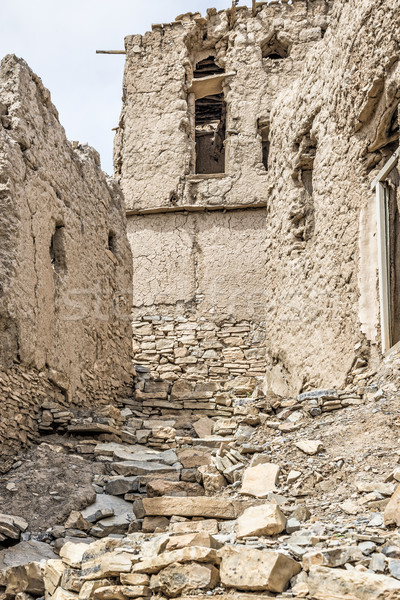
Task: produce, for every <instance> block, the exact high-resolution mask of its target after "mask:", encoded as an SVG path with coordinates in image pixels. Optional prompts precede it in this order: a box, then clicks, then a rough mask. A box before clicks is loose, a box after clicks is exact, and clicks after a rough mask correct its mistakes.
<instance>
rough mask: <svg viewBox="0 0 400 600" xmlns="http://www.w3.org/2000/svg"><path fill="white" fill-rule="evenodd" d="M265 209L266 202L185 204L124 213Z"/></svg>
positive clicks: (153, 213) (154, 213) (130, 210)
mask: <svg viewBox="0 0 400 600" xmlns="http://www.w3.org/2000/svg"><path fill="white" fill-rule="evenodd" d="M260 208H267V203H266V202H255V203H253V204H217V205H211V204H210V205H207V206H196V205H195V204H186V205H182V206H158V207H155V208H142V209H129V210H127V211H126V216H127V217H133V216H144V215H160V214H165V213H208V212H217V211H220V212H221V211H222V212H230V211H234V210H249V209H251V210H255V209H260Z"/></svg>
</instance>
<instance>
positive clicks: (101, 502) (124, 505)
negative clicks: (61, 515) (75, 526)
mask: <svg viewBox="0 0 400 600" xmlns="http://www.w3.org/2000/svg"><path fill="white" fill-rule="evenodd" d="M104 509H107V510H113V511H114V515H124V514H128V513H129V514H132V504H130V503H129V502H126V501H125V500H123V499H122V498H118V497H116V496H110V495H108V494H97V495H96V502H95V503H94V504H91V505H90V506H88V507H87V508H85V509H84V510H82V511H81V512H82V516H83V517H84V518H85V519H88V518H89V519H90V518H91V517H92V516H93V515H95V514H96V513H97V511H101V510H104Z"/></svg>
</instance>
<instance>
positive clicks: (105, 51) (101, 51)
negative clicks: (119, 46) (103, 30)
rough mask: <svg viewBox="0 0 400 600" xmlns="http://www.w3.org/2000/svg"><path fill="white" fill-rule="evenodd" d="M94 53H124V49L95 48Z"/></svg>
mask: <svg viewBox="0 0 400 600" xmlns="http://www.w3.org/2000/svg"><path fill="white" fill-rule="evenodd" d="M96 54H126V51H125V50H96Z"/></svg>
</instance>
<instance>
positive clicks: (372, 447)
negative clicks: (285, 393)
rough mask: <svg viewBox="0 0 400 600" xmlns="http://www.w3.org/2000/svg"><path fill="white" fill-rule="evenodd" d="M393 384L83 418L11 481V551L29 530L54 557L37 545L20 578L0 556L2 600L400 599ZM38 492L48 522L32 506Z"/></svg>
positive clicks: (4, 505) (27, 538) (397, 412)
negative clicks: (191, 409) (212, 410)
mask: <svg viewBox="0 0 400 600" xmlns="http://www.w3.org/2000/svg"><path fill="white" fill-rule="evenodd" d="M390 386H392V387H391V388H390V389H380V388H378V386H376V385H369V386H366V385H364V386H363V393H362V395H361V393H357V394H356V393H355V392H354V390H353V391H352V392H351V394H353V397H352V398H350V392H346V394H342V393H340V392H337V393H336V392H335V391H334V390H322V391H317V392H312V393H307V394H302V395H301V396H299V397H298V398H295V399H290V398H289V399H284V398H275V397H274V398H263V397H262V396H257V397H255V398H247V397H243V396H241V397H235V396H233V395H232V394H230V408H231V409H232V410H231V411H230V414H229V416H225V415H224V416H214V417H213V418H211V417H210V416H208V415H206V416H204V415H200V416H193V415H191V414H186V415H185V414H184V411H181V412H180V414H179V415H177V414H176V411H175V412H174V411H171V413H170V414H164V415H163V416H162V417H161V418H160V415H159V414H154V415H144V414H140V412H139V411H138V410H132V408H131V407H129V408H128V407H126V408H123V409H122V410H118V409H115V408H113V407H112V410H111V409H105V412H103V414H102V415H100V416H98V415H96V416H93V415H92V416H88V415H86V416H79V417H78V416H76V415H74V416H73V418H71V420H70V421H69V422H68V423H67V422H65V421H64V423H63V427H64V430H63V431H61V430H60V431H59V430H58V429H57V428H55V429H52V430H51V432H50V431H46V433H45V436H46V437H45V438H44V439H45V440H46V442H45V443H42V444H41V445H40V446H38V447H37V448H36V449H34V450H32V451H31V452H30V453H28V454H27V456H26V457H24V458H23V459H22V460H19V461H17V462H16V463H15V465H14V467H13V469H11V471H10V472H9V473H8V477H7V482H6V480H5V479H4V481H3V482H2V481H1V480H0V494H1V496H2V500H1V510H2V512H4V513H6V515H5V516H4V515H3V517H2V518H3V521H4V523H3V521H2V520H1V518H0V527H1V526H2V524H3V527H4V528H5V529H4V531H6V528H7V527H11V529H10V531H9V533H11V532H13V535H14V536H16V537H14V538H13V537H12V536H10V537H7V536H6V535H5V533H4V534H2V535H3V536H4V537H5V538H6V539H5V540H2V544H3V546H4V547H5V549H4V550H3V552H5V553H7V552H11V551H13V550H14V549H17V548H18V546H20V545H21V544H25V543H28V542H29V543H33V544H44V546H45V547H46V548H47V549H48V551H49V552H50V553H51V559H50V560H47V559H48V558H49V557H46V560H47V563H46V567H45V568H42V563H41V562H40V560H39V559H32V558H30V557H29V556H28V554H27V557H26V561H25V562H24V564H22V565H17V567H18V568H22V569H23V571H21V573H22V572H23V575H18V576H15V573H16V571H13V574H12V573H11V571H8V569H9V566H8V565H7V564H6V563H4V566H1V565H0V594H2V596H1V595H0V597H2V598H4V599H5V600H12V599H13V598H15V597H17V595H18V594H26V596H25V597H24V599H23V600H29V598H28V597H27V595H29V597H39V596H41V595H43V590H44V589H45V591H46V598H47V599H48V600H51V599H53V598H54V599H55V600H73V599H78V600H79V599H84V600H92V599H93V600H108V599H110V600H111V599H113V600H114V599H121V600H125V599H126V598H150V597H152V596H158V597H159V596H162V597H165V598H176V597H180V598H186V597H187V598H188V597H192V595H193V594H196V597H198V598H203V597H204V598H207V597H209V596H210V595H218V596H220V597H221V598H226V600H233V599H234V598H235V599H236V600H239V599H241V600H250V599H253V600H258V598H268V597H274V598H281V599H283V598H299V599H306V598H308V599H316V600H319V599H320V600H326V598H327V599H328V600H330V599H332V600H333V599H335V600H340V599H341V598H343V599H346V600H348V599H349V598H355V599H358V600H363V599H364V598H368V600H369V598H370V597H371V598H382V600H383V599H385V600H386V597H388V598H389V597H390V598H394V599H396V598H399V599H400V533H398V532H397V529H396V526H398V524H399V523H400V497H399V493H400V487H399V488H398V487H397V486H398V481H399V480H400V467H399V466H398V461H399V456H400V453H399V452H398V451H397V450H396V447H397V446H396V443H397V441H398V435H397V430H396V426H394V423H397V419H398V417H399V416H400V406H399V405H398V403H397V397H395V396H394V394H393V383H390ZM390 390H392V391H390ZM345 396H347V397H345ZM356 396H357V397H356ZM338 398H341V400H340V402H341V404H340V407H339V406H338V402H337V399H338ZM343 398H345V402H346V406H343V405H342V402H343ZM192 400H193V398H192ZM349 400H352V401H354V404H352V403H348V404H347V401H349ZM334 401H335V402H336V404H335V406H336V408H335V409H333V405H327V404H326V403H327V402H334ZM328 406H329V410H328ZM314 409H318V410H314ZM63 418H65V417H63ZM78 420H79V422H78ZM97 422H98V423H97ZM96 423H97V424H98V425H102V426H104V427H98V426H97V425H96ZM369 423H371V424H373V426H369V425H368V424H369ZM106 429H107V431H106ZM143 431H146V435H147V433H148V436H147V440H148V441H150V444H148V443H146V444H144V443H140V442H141V441H142V440H143V439H144V438H143V436H142V432H143ZM60 433H62V434H63V435H62V436H60ZM52 463H53V464H52ZM40 468H42V469H43V475H40V476H39V478H38V480H37V481H36V483H35V481H34V478H35V476H36V473H37V472H38V473H39V474H40V473H41V471H40ZM45 468H46V473H47V475H46V481H45V474H44V470H45ZM30 473H32V474H33V476H32V478H30ZM49 473H50V474H51V475H52V476H51V477H49ZM83 480H84V483H85V485H87V486H88V487H89V489H90V494H86V493H85V494H84V495H83V496H84V500H83V499H82V496H81V494H80V493H76V492H75V490H81V489H82V488H81V487H80V486H83ZM45 483H46V486H47V487H46V486H45V485H44V484H45ZM27 484H29V485H27ZM24 485H25V487H23V486H24ZM7 486H8V488H7ZM35 486H36V487H35ZM55 486H56V488H55ZM53 488H55V489H54V490H53ZM62 488H63V491H62ZM28 489H29V494H30V497H29V498H28V493H27V492H28ZM36 490H38V491H36ZM52 491H55V492H56V493H55V494H52ZM20 492H23V493H22V497H21V498H20V499H19V504H18V503H17V499H18V496H19V494H20ZM62 493H63V494H64V495H62ZM35 494H38V496H35ZM56 496H57V497H58V499H56V500H55V499H54V498H55V497H56ZM36 498H38V501H37V503H36V504H35V499H36ZM31 501H33V503H34V507H35V511H37V512H38V513H40V514H41V516H40V518H36V519H33V518H28V517H30V514H31V513H30V510H31V509H30V504H29V503H30V502H31ZM40 502H42V503H43V507H44V509H42V510H41V507H40ZM66 507H68V512H66ZM15 508H17V510H15ZM11 509H13V510H11ZM46 511H48V515H46ZM7 515H16V517H9V516H7ZM21 517H22V518H25V519H26V521H27V522H26V527H25V524H23V523H22V521H21V520H20V519H21ZM46 517H47V519H46ZM18 524H19V525H18ZM18 526H19V531H18V535H17V529H18ZM20 540H22V541H20ZM18 542H19V543H18ZM12 544H16V545H14V546H12V547H10V546H11V545H12ZM7 547H8V548H7ZM32 564H34V565H35V566H33V567H32V566H31V565H32ZM37 565H39V567H38V566H37ZM13 568H15V567H13ZM7 573H8V575H7ZM7 577H8V579H7ZM16 577H17V580H18V577H19V578H20V581H21V584H18V583H15V580H16ZM38 578H39V579H40V581H41V582H42V583H41V584H40V585H41V586H42V587H40V585H38V584H37V580H38ZM39 589H41V590H42V591H40V592H39V591H38V590H39ZM343 590H345V591H344V592H343ZM368 590H369V591H368ZM368 594H370V596H368ZM18 600H22V598H21V597H19V596H18Z"/></svg>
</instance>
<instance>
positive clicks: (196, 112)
mask: <svg viewBox="0 0 400 600" xmlns="http://www.w3.org/2000/svg"><path fill="white" fill-rule="evenodd" d="M211 59H214V57H213V56H211V55H210V56H208V58H206V59H203V60H202V61H199V62H198V63H196V68H195V69H194V72H193V80H192V85H191V87H190V89H189V90H188V91H189V94H191V96H192V97H190V98H189V107H190V112H191V120H192V132H193V133H192V135H193V146H194V150H193V159H192V165H191V166H192V173H193V174H194V175H199V176H202V177H208V176H209V177H215V176H222V175H225V174H226V170H227V164H226V158H227V155H226V150H225V142H226V140H227V135H226V120H227V104H226V100H225V96H224V91H223V82H224V79H225V77H226V76H227V74H226V73H225V70H224V69H222V67H219V66H218V65H217V64H216V63H214V64H215V68H214V69H213V68H212V64H211V63H210V61H211ZM202 63H206V64H207V75H206V76H202V69H201V65H202ZM199 67H200V68H199ZM213 71H214V72H215V74H214V73H213ZM210 73H211V74H210ZM202 105H203V109H202V110H203V111H204V112H206V111H207V109H209V113H210V114H209V119H207V118H204V116H203V118H202V115H201V110H200V108H199V107H201V106H202ZM213 105H214V106H213ZM213 112H214V113H215V115H213ZM199 117H200V119H199ZM207 125H208V126H209V132H207ZM201 138H213V139H212V141H211V143H210V145H209V150H210V152H213V151H215V153H216V157H217V160H216V161H215V165H214V164H212V162H211V161H212V158H210V157H207V158H208V166H209V165H210V164H212V168H209V169H207V168H206V167H204V168H202V167H201V166H200V154H199V145H200V144H199V140H200V139H201ZM203 145H204V144H203ZM205 162H206V165H207V161H205Z"/></svg>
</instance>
